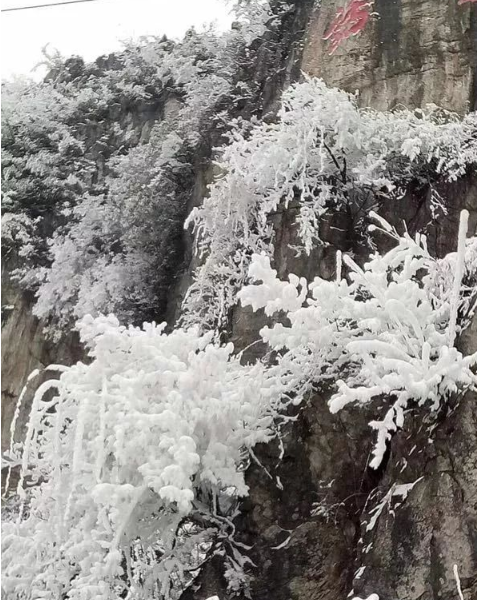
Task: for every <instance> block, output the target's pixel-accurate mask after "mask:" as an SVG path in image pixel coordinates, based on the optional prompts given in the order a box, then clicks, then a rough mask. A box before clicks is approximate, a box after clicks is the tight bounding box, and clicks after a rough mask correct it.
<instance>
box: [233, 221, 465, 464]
mask: <svg viewBox="0 0 477 600" xmlns="http://www.w3.org/2000/svg"><path fill="white" fill-rule="evenodd" d="M375 218H377V220H378V223H379V224H380V225H381V226H382V229H381V231H382V232H384V233H386V234H388V235H389V236H391V237H392V238H393V239H394V240H395V241H396V242H397V245H396V246H395V247H394V248H393V249H392V250H390V251H389V252H387V253H386V254H384V255H383V256H382V255H380V254H379V253H376V254H375V255H373V256H372V257H371V260H370V261H369V262H367V263H365V264H364V266H363V268H361V267H359V266H358V265H357V264H356V263H355V262H354V261H353V259H352V258H351V257H349V256H346V255H345V256H343V262H344V265H345V266H346V267H347V268H348V271H349V273H348V277H342V275H341V273H342V265H341V260H342V257H341V255H340V253H339V254H338V264H337V277H336V280H335V281H325V280H323V279H321V278H319V277H317V278H315V279H314V281H313V282H311V283H310V284H308V283H307V281H306V280H304V279H301V280H299V279H298V278H297V277H296V276H294V275H290V276H289V281H288V282H284V281H280V280H279V279H277V276H276V275H277V272H276V271H275V270H274V269H272V268H271V267H270V260H269V258H268V257H267V256H264V255H254V256H253V258H252V263H251V266H250V268H249V275H250V277H251V279H252V280H255V281H260V282H261V283H260V284H259V285H253V286H247V287H245V288H243V289H242V290H241V291H240V292H239V297H240V299H241V301H242V304H244V305H251V306H252V307H253V309H254V310H258V309H260V308H264V309H265V313H266V314H267V315H269V316H272V315H274V314H275V313H277V312H278V311H283V312H284V313H285V314H286V316H287V320H286V323H287V324H286V325H283V324H282V323H277V324H275V325H274V326H273V327H272V328H269V327H265V328H264V329H262V331H261V332H260V333H261V336H262V338H263V339H264V341H266V342H267V343H268V344H269V345H270V347H271V348H272V349H273V350H276V351H277V352H280V353H281V352H282V351H283V350H285V352H283V353H282V354H281V355H280V357H279V358H278V364H279V365H280V370H281V376H282V377H283V376H287V377H289V378H291V379H292V380H293V382H294V383H293V387H294V389H295V390H297V394H298V395H297V397H296V400H295V401H297V400H299V399H301V398H303V397H304V395H305V394H306V393H307V391H309V386H310V385H311V386H317V385H319V384H320V383H323V382H326V383H328V385H329V384H330V383H331V385H332V386H334V387H335V392H334V393H333V395H332V396H331V399H330V401H329V405H330V410H331V412H337V411H339V410H341V409H342V408H344V407H345V406H347V405H349V404H357V405H358V406H366V405H368V404H369V403H371V402H374V403H375V404H377V405H378V407H379V404H381V405H384V413H383V411H382V408H381V409H379V408H378V413H377V414H380V413H382V414H383V416H382V418H380V419H376V420H373V421H371V422H370V425H371V427H372V428H373V429H376V430H377V432H378V434H377V443H376V446H375V449H374V458H373V460H372V461H371V463H370V466H371V467H372V468H377V467H378V466H379V465H380V463H381V461H382V459H383V456H384V453H385V451H386V448H387V445H388V442H389V440H390V439H391V437H392V435H393V434H394V433H395V432H396V431H397V430H399V429H402V428H403V427H404V415H405V413H406V412H408V411H409V410H410V409H411V408H412V406H413V405H419V406H422V405H425V404H427V405H428V408H429V410H431V411H434V412H436V411H438V410H439V409H440V408H441V406H442V404H443V403H445V402H446V399H447V398H449V396H450V395H451V394H453V393H457V392H462V391H464V390H466V389H469V388H470V387H473V386H474V385H475V384H476V383H477V377H476V376H475V375H474V374H473V372H472V370H471V367H472V366H473V365H475V364H476V363H477V353H476V354H474V355H471V356H463V355H462V354H461V353H460V352H459V351H458V350H457V349H456V348H455V347H454V342H455V337H456V322H457V320H456V316H457V314H459V315H460V320H461V323H465V321H466V316H467V315H468V312H469V294H470V296H471V298H472V300H471V301H472V302H474V303H475V301H476V299H477V296H476V289H477V288H476V286H477V253H476V250H477V238H472V239H471V240H469V241H468V242H467V244H466V241H465V237H466V231H467V219H468V213H467V212H466V211H464V212H463V215H462V223H461V236H460V242H459V243H460V249H459V253H458V254H453V255H448V256H446V258H445V259H442V260H436V259H435V258H434V257H432V256H431V255H430V254H429V252H428V250H427V245H426V238H425V236H423V235H421V234H417V235H416V238H415V239H412V238H411V237H410V236H409V235H408V234H405V235H404V236H403V237H400V236H399V235H398V233H397V232H396V230H394V229H393V228H391V227H390V225H389V224H388V223H386V221H384V220H383V219H381V218H379V217H377V216H375ZM463 277H465V279H466V280H467V282H468V285H467V286H465V287H464V286H462V279H463ZM471 310H472V309H471Z"/></svg>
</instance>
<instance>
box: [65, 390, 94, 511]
mask: <svg viewBox="0 0 477 600" xmlns="http://www.w3.org/2000/svg"><path fill="white" fill-rule="evenodd" d="M88 405H89V399H88V397H86V398H83V401H80V407H79V409H78V414H77V417H76V430H75V438H74V447H73V461H72V462H73V464H72V468H71V487H70V493H69V494H68V500H67V501H66V508H65V516H64V520H65V522H66V521H67V520H68V517H69V514H70V510H71V503H72V501H73V493H74V490H75V488H76V484H77V478H78V473H79V471H80V468H81V459H82V455H83V453H82V444H83V434H84V426H85V420H86V414H87V408H88Z"/></svg>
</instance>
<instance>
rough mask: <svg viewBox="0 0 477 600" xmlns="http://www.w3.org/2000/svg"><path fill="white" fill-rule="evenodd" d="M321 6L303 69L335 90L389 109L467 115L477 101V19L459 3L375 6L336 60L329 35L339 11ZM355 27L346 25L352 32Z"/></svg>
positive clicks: (428, 0)
mask: <svg viewBox="0 0 477 600" xmlns="http://www.w3.org/2000/svg"><path fill="white" fill-rule="evenodd" d="M345 4H347V5H349V4H352V3H350V2H346V3H345V2H343V1H342V0H329V1H325V0H323V2H321V7H320V8H319V9H317V10H316V11H315V13H314V15H313V17H312V20H311V22H310V25H309V27H308V31H307V38H306V43H305V49H304V53H303V62H302V69H303V71H304V72H305V73H307V74H308V75H313V76H318V77H322V78H323V79H324V80H325V81H326V82H327V83H328V84H329V85H333V86H337V87H340V88H342V89H345V90H347V91H349V92H354V91H356V90H359V92H360V96H359V97H360V102H361V104H362V106H371V107H373V108H377V109H380V110H385V109H386V110H387V109H391V108H394V107H395V106H400V105H401V106H402V105H404V106H406V107H408V108H415V107H419V106H424V105H425V104H428V103H434V104H437V105H438V106H442V107H443V108H446V109H448V110H452V111H456V112H459V113H465V112H467V111H468V110H469V108H473V107H474V106H475V102H476V96H475V93H476V88H475V86H476V76H475V69H476V60H477V18H476V17H477V15H476V8H475V6H473V5H472V3H467V4H459V3H458V2H457V0H442V1H440V2H435V1H434V0H376V1H375V2H374V4H373V3H371V2H370V3H369V4H370V5H371V4H372V6H371V8H370V10H372V11H373V15H372V17H371V19H370V20H369V22H368V23H367V24H366V25H365V27H364V28H363V30H362V31H360V32H359V33H358V34H357V35H351V36H350V37H348V38H347V39H345V40H343V41H342V43H341V44H340V45H339V47H338V49H337V50H336V51H335V52H334V53H332V54H330V41H329V40H325V39H323V38H324V37H325V34H327V33H328V31H329V29H330V26H332V24H333V19H334V18H335V15H336V13H337V11H338V9H339V8H340V7H343V6H344V5H345ZM351 25H352V23H350V24H349V25H348V26H344V27H343V28H342V29H344V30H346V29H348V30H349V28H350V27H351Z"/></svg>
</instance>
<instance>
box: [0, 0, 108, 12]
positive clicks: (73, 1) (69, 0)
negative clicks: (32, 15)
mask: <svg viewBox="0 0 477 600" xmlns="http://www.w3.org/2000/svg"><path fill="white" fill-rule="evenodd" d="M96 1H97V0H66V2H55V3H53V4H36V5H35V6H15V7H12V8H2V11H1V12H12V11H14V10H30V9H32V8H48V7H50V6H64V5H65V4H82V3H83V2H96Z"/></svg>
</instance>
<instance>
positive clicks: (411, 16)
mask: <svg viewBox="0 0 477 600" xmlns="http://www.w3.org/2000/svg"><path fill="white" fill-rule="evenodd" d="M290 4H292V10H291V11H290V12H289V13H288V16H287V17H286V19H285V20H284V21H283V25H282V28H281V29H280V32H279V35H280V36H281V40H279V41H278V40H277V39H266V40H264V41H263V42H262V43H261V45H260V47H259V48H258V50H257V61H256V66H255V70H252V71H251V72H250V74H249V76H250V77H253V78H255V80H256V81H258V82H260V94H259V96H258V98H255V99H254V102H255V103H260V106H259V107H258V106H257V105H255V106H244V107H242V110H243V114H244V115H246V114H254V113H255V114H259V115H260V116H263V115H264V114H267V113H270V114H273V111H274V109H275V107H276V105H277V100H278V99H279V96H280V91H281V89H283V87H284V86H286V85H287V84H288V83H289V82H291V81H293V80H296V79H298V78H299V77H300V70H303V72H305V73H306V74H309V75H314V76H320V77H323V78H324V79H325V81H326V82H327V83H329V84H331V85H336V86H339V87H342V88H344V89H346V90H348V91H355V90H359V91H360V103H361V104H362V105H363V106H372V107H374V108H377V109H388V108H393V107H395V106H398V105H402V104H403V105H406V106H407V107H408V108H413V107H419V106H422V105H424V104H426V103H429V102H433V103H435V104H438V105H441V106H443V107H445V108H448V109H450V110H455V111H457V112H460V113H465V112H466V111H467V110H469V109H472V108H474V107H475V104H476V92H475V85H476V80H477V77H476V61H477V42H476V32H477V7H476V6H475V4H473V3H466V4H462V5H458V4H457V0H377V1H376V2H375V3H374V9H373V10H374V11H375V12H376V13H377V14H376V16H375V17H373V18H372V19H371V20H370V21H369V23H368V24H367V25H366V27H365V28H364V29H363V31H362V32H360V33H359V34H358V35H356V36H353V37H349V38H348V39H346V40H344V41H343V42H342V43H341V44H340V45H339V47H338V49H337V50H336V51H335V52H334V53H333V54H330V53H329V42H327V41H325V40H324V39H323V37H324V35H325V32H326V31H327V30H328V29H329V27H330V24H331V23H332V20H333V18H334V15H335V14H336V11H337V10H338V8H339V7H341V6H343V4H344V2H343V1H342V0H322V6H321V7H318V8H315V9H313V5H314V2H312V1H311V0H309V1H308V0H307V1H296V2H292V3H290ZM211 137H212V139H213V133H212V134H211ZM207 147H208V150H204V156H203V157H201V158H200V159H199V163H200V165H199V166H198V167H197V169H196V175H195V183H194V187H193V193H192V194H191V197H190V206H191V207H192V206H193V205H195V204H198V203H200V202H201V200H202V198H203V197H204V194H205V192H206V185H207V183H208V181H210V179H211V176H212V172H211V164H210V145H208V146H207ZM446 191H447V197H448V198H450V199H451V205H450V206H449V216H448V217H446V218H445V219H444V218H443V219H441V220H440V221H439V222H438V223H437V224H436V225H434V226H433V228H432V230H431V231H429V240H430V243H431V245H432V246H433V248H434V249H435V250H436V252H437V253H438V254H439V255H442V254H443V253H445V252H447V251H450V250H453V249H454V248H455V245H456V232H457V218H458V217H457V215H458V212H459V210H460V209H461V208H463V207H466V208H467V209H468V210H469V211H470V213H471V220H470V229H471V231H470V233H473V232H475V231H476V227H477V181H476V180H475V178H471V177H469V178H468V179H466V180H463V181H461V182H459V183H458V184H454V185H453V187H451V188H450V189H448V190H446ZM429 210H430V209H429V205H428V202H427V200H426V195H425V193H422V194H420V195H417V196H413V195H408V196H406V197H405V198H404V199H403V200H402V201H401V202H400V203H399V205H393V206H392V207H391V206H390V207H389V211H388V214H385V215H384V216H385V217H386V218H388V219H389V220H390V221H391V222H394V223H396V224H397V223H398V222H399V221H400V220H402V219H405V220H406V221H407V222H408V224H409V228H410V230H411V232H412V231H415V230H417V229H419V228H421V227H423V226H426V224H427V223H428V221H429V218H428V217H429ZM334 218H336V219H344V220H346V216H345V215H336V216H335V217H334ZM293 221H294V214H293V210H290V211H288V212H285V213H281V214H279V215H276V216H275V217H274V224H275V228H276V236H277V238H276V240H277V241H276V255H275V262H276V266H277V268H278V270H279V274H280V275H281V276H283V275H286V274H288V273H291V272H293V273H295V274H297V275H304V276H306V277H313V276H314V275H316V274H319V275H321V276H322V277H325V278H326V277H331V276H332V275H333V271H334V258H333V257H334V249H335V248H339V249H347V250H349V249H352V250H353V251H354V252H355V253H356V255H357V256H363V255H364V254H365V249H364V248H362V247H361V246H360V245H359V242H358V241H357V240H354V239H353V237H352V236H351V237H350V236H349V235H346V234H339V235H338V234H337V233H336V231H337V230H336V229H334V228H332V227H331V226H330V225H331V223H326V222H325V223H324V224H323V237H324V239H326V240H327V241H328V242H329V246H328V247H322V248H318V249H316V250H315V251H314V252H313V254H312V256H310V257H307V258H296V257H295V256H294V254H293V252H292V251H291V249H290V246H291V245H293V239H294V236H295V235H296V234H295V230H294V224H293ZM348 225H349V224H348ZM349 226H350V227H351V225H349ZM343 229H344V230H345V231H346V228H343ZM181 243H182V251H183V254H184V255H183V262H182V267H181V269H180V272H178V273H176V274H175V278H174V281H173V282H171V297H170V299H169V306H168V309H167V314H168V316H169V320H170V321H171V322H172V321H174V320H175V319H176V318H177V315H178V312H179V306H180V302H181V299H182V297H183V294H184V293H185V291H186V289H187V285H188V282H189V281H190V272H191V266H192V264H193V259H192V256H191V239H190V236H189V235H188V234H187V233H184V237H183V239H182V242H181ZM8 289H9V288H8V287H7V294H10V291H8ZM11 293H12V294H13V296H12V298H11V299H8V300H7V304H12V305H14V307H15V308H14V309H13V315H12V316H11V317H10V319H9V320H8V322H7V325H6V328H5V330H4V336H5V339H6V343H4V348H5V352H6V358H5V362H4V369H5V379H6V382H5V383H4V386H5V390H6V392H5V393H6V396H5V398H6V400H5V405H4V406H5V407H6V408H5V409H4V417H3V420H2V432H3V426H4V425H3V424H5V426H6V430H5V431H8V422H9V419H10V418H11V417H10V415H11V414H12V412H13V408H12V399H13V398H14V397H15V396H17V395H18V393H19V391H20V389H21V387H22V385H23V383H24V381H25V378H26V376H27V375H28V373H29V372H30V371H31V370H32V369H33V368H35V367H36V366H38V364H41V363H45V362H50V361H51V362H63V361H65V362H70V361H73V360H76V359H77V358H78V347H77V346H76V345H75V344H74V343H73V342H71V344H70V343H69V342H65V344H64V345H63V346H61V347H56V348H55V349H53V350H50V349H49V347H48V345H47V342H46V341H45V340H44V338H43V337H42V333H41V324H40V323H38V322H37V321H36V320H35V319H34V318H33V317H32V316H31V309H30V304H29V300H28V299H27V298H26V297H25V296H24V295H21V294H17V293H16V292H15V291H12V292H11ZM15 294H16V295H15ZM262 325H263V318H262V317H261V316H260V315H259V314H258V315H257V314H253V315H252V314H251V313H250V311H247V310H243V309H241V308H239V309H236V310H235V311H234V313H233V315H232V318H231V338H232V340H233V341H234V343H235V344H236V346H237V348H239V349H242V348H245V347H247V346H248V345H249V344H250V343H251V342H254V341H256V340H257V338H258V337H259V336H258V331H259V329H260V327H261V326H262ZM460 343H461V345H462V347H463V348H465V349H466V350H467V351H471V350H472V351H475V350H476V349H477V319H475V318H474V322H473V323H472V325H471V327H470V328H469V329H468V330H467V332H466V333H465V335H464V336H463V337H462V339H461V340H460ZM262 351H263V349H262V348H261V347H260V345H259V344H257V345H255V346H253V349H252V350H250V351H249V352H248V354H247V358H248V359H250V360H253V359H254V358H255V357H256V356H258V355H260V354H261V352H262ZM3 389H4V388H2V390H3ZM326 400H327V398H326V397H324V396H321V395H315V396H314V397H312V398H310V400H309V402H308V404H307V405H306V406H304V407H302V408H301V409H300V410H299V412H298V413H297V416H298V418H297V420H296V422H295V423H294V424H293V426H290V427H289V430H288V431H287V435H286V438H285V447H284V454H283V457H282V458H281V459H280V458H279V454H280V453H279V450H278V448H276V447H274V446H273V445H269V446H267V447H262V448H259V449H258V451H257V455H258V456H259V458H260V461H261V462H262V464H263V465H264V466H265V467H266V468H267V469H268V471H269V472H270V474H271V475H272V478H270V477H269V476H268V475H267V474H266V473H265V471H264V470H263V469H262V468H261V467H259V466H257V465H255V464H252V465H251V467H250V469H249V473H248V485H249V487H250V496H249V498H247V500H246V501H245V502H244V503H243V506H242V516H241V517H240V518H239V520H238V522H237V530H238V536H237V537H238V538H239V539H240V540H241V541H243V542H244V543H246V544H248V545H250V546H251V550H250V556H251V558H252V560H253V562H254V564H255V567H254V568H253V569H251V571H250V574H251V575H252V584H251V595H252V598H253V599H254V600H342V599H344V598H346V596H347V595H348V593H349V592H350V591H351V590H352V589H354V592H355V593H356V595H359V596H361V597H362V598H366V597H367V596H368V595H370V594H372V593H376V594H378V595H379V598H380V600H455V599H456V598H458V593H457V588H456V581H455V578H454V572H453V569H454V565H457V566H458V571H459V576H460V580H461V586H462V593H463V596H464V600H473V599H474V598H477V396H476V395H475V393H474V394H472V393H469V394H468V395H467V396H466V397H464V398H456V399H455V401H454V403H453V404H452V405H451V406H450V408H449V413H448V414H447V415H446V416H445V418H441V419H439V420H438V421H436V423H434V430H433V434H432V438H431V440H429V434H428V430H427V427H424V425H427V424H424V423H423V415H421V414H419V412H416V413H415V415H413V417H412V418H411V419H410V425H409V427H408V429H406V431H405V432H400V433H398V434H397V435H396V436H395V437H394V438H393V441H392V445H391V448H390V452H389V456H388V457H387V460H386V461H385V464H384V466H383V468H382V469H380V470H379V471H373V470H371V469H369V468H368V466H367V465H368V462H369V455H370V451H371V444H372V434H371V433H370V431H369V427H368V425H367V421H368V420H367V419H366V414H365V412H364V411H363V412H362V413H357V412H356V411H353V412H347V411H343V413H340V415H339V416H337V415H331V414H330V412H329V410H328V407H327V404H326ZM2 403H3V400H2ZM2 405H3V404H2ZM5 437H6V436H3V439H4V441H5ZM7 439H8V438H7ZM414 446H416V447H417V450H415V451H413V447H414ZM277 478H279V479H277ZM419 478H422V479H421V480H420V481H419V482H418V483H417V484H416V485H415V486H414V488H413V489H412V490H411V491H410V493H409V496H408V498H407V499H406V501H405V502H404V503H403V504H402V505H401V506H400V507H397V508H396V510H395V511H394V514H393V512H392V511H390V510H389V508H390V506H391V507H392V504H390V506H386V509H385V510H383V512H382V514H381V516H380V518H379V519H378V520H377V522H376V525H375V527H374V528H373V529H372V530H370V531H367V524H369V522H370V511H371V510H372V509H373V508H375V507H376V506H377V505H378V504H379V502H380V500H382V499H383V497H385V495H386V493H387V492H388V491H389V490H390V488H391V486H392V485H394V484H408V483H413V482H415V481H416V480H417V479H419ZM279 481H280V482H281V484H280V485H279V484H278V482H279ZM282 488H283V489H282ZM318 503H320V504H322V505H324V506H325V508H326V510H321V511H319V512H317V511H316V510H315V509H316V505H317V504H318ZM357 573H358V574H359V575H360V576H359V577H357V575H356V574H357ZM215 594H217V595H218V596H219V597H220V600H225V599H227V598H229V596H228V594H227V591H226V585H225V582H224V580H223V577H222V564H221V559H220V557H216V558H214V559H213V560H212V561H210V562H209V563H208V564H207V565H206V567H205V568H204V571H203V573H202V575H201V577H200V578H199V581H198V585H197V587H194V589H193V590H192V589H190V590H188V592H186V594H185V595H184V597H185V598H187V600H192V599H194V600H205V599H206V598H208V597H209V596H211V595H215Z"/></svg>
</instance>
